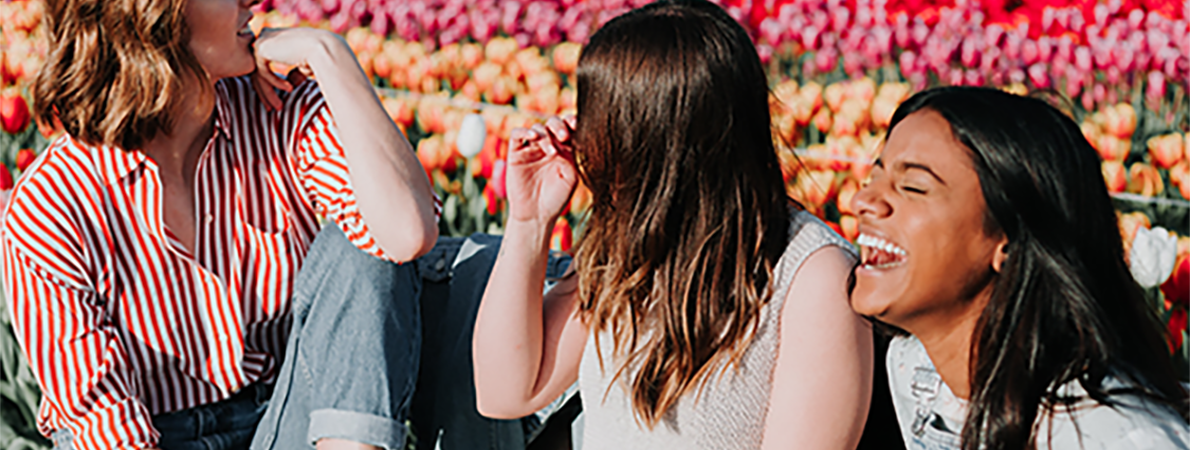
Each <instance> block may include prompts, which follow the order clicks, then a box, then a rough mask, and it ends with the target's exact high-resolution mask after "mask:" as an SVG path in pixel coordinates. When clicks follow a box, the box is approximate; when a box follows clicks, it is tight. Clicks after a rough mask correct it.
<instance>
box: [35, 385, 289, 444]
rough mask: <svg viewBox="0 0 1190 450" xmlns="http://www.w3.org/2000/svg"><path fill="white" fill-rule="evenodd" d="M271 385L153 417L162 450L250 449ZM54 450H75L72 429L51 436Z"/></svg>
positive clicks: (251, 388)
mask: <svg viewBox="0 0 1190 450" xmlns="http://www.w3.org/2000/svg"><path fill="white" fill-rule="evenodd" d="M271 394H272V386H269V385H262V384H259V383H257V384H253V385H251V386H248V387H245V388H244V389H242V390H240V392H237V393H236V394H235V395H232V396H231V397H229V398H227V399H226V400H223V401H220V402H215V403H209V404H206V405H201V406H196V407H194V408H190V409H184V410H181V411H175V412H172V413H166V414H159V415H156V416H153V428H156V429H157V431H158V432H160V433H161V440H160V442H159V443H158V445H157V446H158V447H160V448H161V449H162V450H232V449H245V448H248V443H249V442H251V441H252V434H253V433H255V432H256V424H257V422H259V421H260V416H262V415H263V414H264V411H265V408H267V407H268V403H269V396H270V395H271ZM51 438H52V439H53V442H54V450H70V449H72V448H73V442H74V435H72V434H71V433H70V430H58V431H55V432H54V433H53V435H52V436H51Z"/></svg>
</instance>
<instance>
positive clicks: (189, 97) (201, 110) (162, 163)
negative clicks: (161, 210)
mask: <svg viewBox="0 0 1190 450" xmlns="http://www.w3.org/2000/svg"><path fill="white" fill-rule="evenodd" d="M186 90H187V93H186V95H184V96H182V98H180V99H179V101H178V102H177V103H176V105H177V106H175V108H174V112H173V129H172V130H170V133H169V134H159V135H157V137H155V138H153V139H152V140H150V141H148V142H145V145H144V147H143V148H142V149H141V150H142V151H143V152H144V153H145V155H146V156H148V157H149V158H150V159H152V160H153V162H154V163H156V164H157V168H158V170H159V172H160V173H161V175H162V176H165V177H182V178H188V177H186V174H187V173H189V172H191V171H192V170H193V168H192V167H190V166H192V165H193V164H194V163H196V162H197V161H198V156H199V154H200V153H202V151H203V149H204V148H205V147H206V142H207V140H209V139H210V137H211V134H212V133H213V132H214V120H213V119H214V111H215V94H214V89H213V86H210V87H207V88H206V89H202V88H198V87H197V84H196V83H188V88H187V89H186Z"/></svg>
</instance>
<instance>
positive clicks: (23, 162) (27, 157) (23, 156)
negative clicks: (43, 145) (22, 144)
mask: <svg viewBox="0 0 1190 450" xmlns="http://www.w3.org/2000/svg"><path fill="white" fill-rule="evenodd" d="M34 159H37V154H36V153H33V150H31V149H27V148H23V149H21V151H19V152H17V160H16V163H17V170H20V171H21V172H24V171H25V169H26V168H28V167H29V165H30V164H33V160H34Z"/></svg>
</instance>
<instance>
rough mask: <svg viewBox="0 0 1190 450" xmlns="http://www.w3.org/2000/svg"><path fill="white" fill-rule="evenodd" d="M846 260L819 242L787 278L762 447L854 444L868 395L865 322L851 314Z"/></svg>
mask: <svg viewBox="0 0 1190 450" xmlns="http://www.w3.org/2000/svg"><path fill="white" fill-rule="evenodd" d="M852 265H853V261H852V260H851V258H850V257H849V256H847V255H846V254H845V253H844V252H843V251H842V250H841V249H839V248H837V247H833V246H828V247H824V248H823V249H820V250H818V251H816V252H814V253H813V254H811V255H810V257H809V258H807V259H806V261H805V262H804V263H802V266H801V267H800V268H799V269H798V272H797V275H795V276H794V279H793V285H792V286H791V287H790V288H789V292H788V294H786V297H785V307H784V309H783V310H782V311H781V345H780V352H779V354H778V356H777V367H776V369H775V370H774V373H773V387H772V395H771V399H770V403H769V405H770V406H769V415H768V419H767V421H766V424H765V434H764V448H765V449H779V448H799V449H854V448H855V446H856V445H858V444H859V438H860V435H861V434H863V430H864V423H865V422H866V421H867V418H868V405H869V403H870V401H871V397H872V363H873V361H872V358H873V356H872V354H873V349H872V327H871V325H870V324H868V323H867V321H865V320H864V319H863V318H861V317H860V316H858V315H856V314H855V313H853V312H852V311H851V307H850V303H849V301H848V296H847V277H848V274H849V273H850V272H851V267H852Z"/></svg>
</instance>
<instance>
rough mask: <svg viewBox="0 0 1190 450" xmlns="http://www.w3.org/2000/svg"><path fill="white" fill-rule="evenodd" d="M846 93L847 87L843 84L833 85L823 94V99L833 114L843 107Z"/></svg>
mask: <svg viewBox="0 0 1190 450" xmlns="http://www.w3.org/2000/svg"><path fill="white" fill-rule="evenodd" d="M846 93H847V87H846V86H844V85H843V83H832V84H831V85H830V86H827V87H826V90H825V91H823V92H822V99H823V100H824V101H826V106H827V108H830V110H831V112H839V108H840V107H842V106H843V100H844V99H845V95H846Z"/></svg>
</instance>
